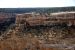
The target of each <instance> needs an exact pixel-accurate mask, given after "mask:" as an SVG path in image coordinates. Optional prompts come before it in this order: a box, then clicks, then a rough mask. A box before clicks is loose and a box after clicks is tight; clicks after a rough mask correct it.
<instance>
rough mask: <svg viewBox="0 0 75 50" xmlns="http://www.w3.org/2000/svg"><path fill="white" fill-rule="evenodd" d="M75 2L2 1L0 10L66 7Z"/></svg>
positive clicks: (65, 0)
mask: <svg viewBox="0 0 75 50" xmlns="http://www.w3.org/2000/svg"><path fill="white" fill-rule="evenodd" d="M66 6H75V0H0V8H31V7H66Z"/></svg>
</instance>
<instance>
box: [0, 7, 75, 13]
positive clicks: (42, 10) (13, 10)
mask: <svg viewBox="0 0 75 50" xmlns="http://www.w3.org/2000/svg"><path fill="white" fill-rule="evenodd" d="M62 11H75V7H54V8H0V12H4V13H26V12H39V13H52V12H62Z"/></svg>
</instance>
